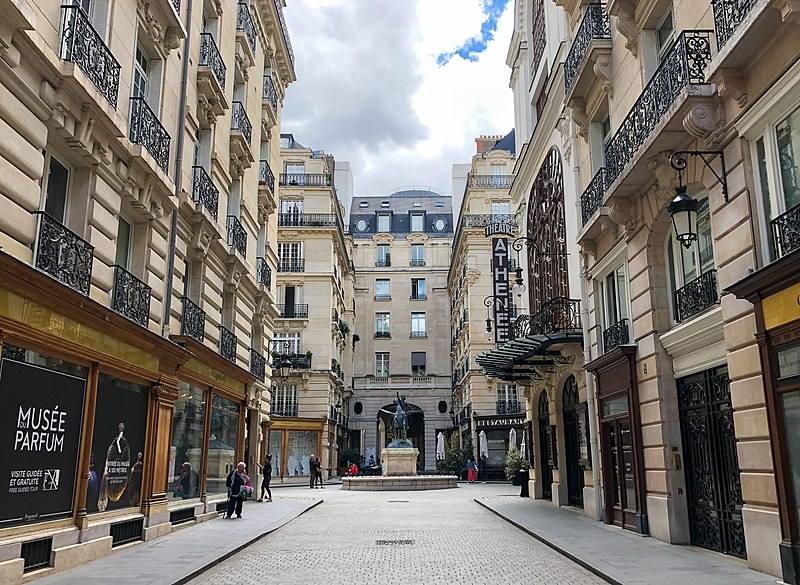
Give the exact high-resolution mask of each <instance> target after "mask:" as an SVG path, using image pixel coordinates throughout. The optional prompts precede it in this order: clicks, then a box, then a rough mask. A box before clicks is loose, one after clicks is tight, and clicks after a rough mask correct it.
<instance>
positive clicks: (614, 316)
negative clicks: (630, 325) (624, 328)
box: [598, 264, 629, 329]
mask: <svg viewBox="0 0 800 585" xmlns="http://www.w3.org/2000/svg"><path fill="white" fill-rule="evenodd" d="M598 296H599V300H600V305H601V307H602V313H601V317H602V319H603V321H602V325H603V329H608V328H609V327H611V326H612V325H614V324H615V323H617V322H619V321H621V320H622V319H627V318H628V316H629V314H628V313H629V312H628V283H627V278H626V276H625V265H624V264H620V265H619V266H617V267H616V268H614V269H613V270H612V271H611V272H609V273H608V274H606V275H605V276H604V277H603V278H601V279H600V280H599V281H598Z"/></svg>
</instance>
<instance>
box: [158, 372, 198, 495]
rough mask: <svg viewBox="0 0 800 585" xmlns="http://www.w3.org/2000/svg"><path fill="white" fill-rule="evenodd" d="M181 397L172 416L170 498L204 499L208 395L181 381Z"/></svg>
mask: <svg viewBox="0 0 800 585" xmlns="http://www.w3.org/2000/svg"><path fill="white" fill-rule="evenodd" d="M178 391H179V396H178V399H177V400H176V401H175V408H174V410H173V414H172V440H171V442H170V451H171V453H174V454H175V456H174V457H170V465H171V468H170V469H169V475H170V479H169V489H168V490H167V499H169V500H189V499H192V498H199V497H200V478H201V477H202V476H203V450H204V449H205V441H204V439H203V436H204V432H203V431H204V428H205V419H206V414H205V413H206V393H205V391H204V390H203V389H202V388H198V387H196V386H190V385H189V384H187V383H186V382H178Z"/></svg>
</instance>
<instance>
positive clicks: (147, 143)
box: [129, 97, 170, 173]
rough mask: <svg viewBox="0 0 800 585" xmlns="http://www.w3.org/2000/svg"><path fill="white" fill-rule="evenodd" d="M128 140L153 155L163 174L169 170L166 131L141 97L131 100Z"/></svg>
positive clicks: (168, 138)
mask: <svg viewBox="0 0 800 585" xmlns="http://www.w3.org/2000/svg"><path fill="white" fill-rule="evenodd" d="M129 138H130V140H131V142H133V143H134V144H141V145H142V146H144V147H145V149H147V152H149V153H150V154H152V155H153V158H154V159H155V160H156V164H158V166H159V167H161V170H162V171H164V172H165V173H166V172H167V169H168V168H169V143H170V137H169V134H167V129H166V128H164V126H162V125H161V122H160V121H159V119H158V116H156V114H155V112H153V110H151V109H150V106H149V105H148V104H147V102H146V101H145V100H144V98H141V97H132V98H131V127H130V132H129Z"/></svg>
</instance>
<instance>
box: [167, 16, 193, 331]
mask: <svg viewBox="0 0 800 585" xmlns="http://www.w3.org/2000/svg"><path fill="white" fill-rule="evenodd" d="M191 39H192V0H186V40H185V42H184V43H183V71H182V72H181V97H180V102H179V104H180V105H179V110H178V142H177V145H176V147H175V198H176V199H179V197H180V193H181V180H182V179H183V146H184V142H185V139H184V134H185V132H186V94H187V87H188V80H189V49H190V47H191ZM179 205H180V203H179ZM177 239H178V209H177V208H176V209H174V210H172V217H171V218H170V227H169V248H168V249H167V276H166V281H167V286H166V287H165V289H164V317H163V321H162V325H161V334H162V335H163V336H164V337H169V334H170V332H169V323H170V316H171V314H172V288H173V287H172V281H173V279H174V277H175V252H176V241H177Z"/></svg>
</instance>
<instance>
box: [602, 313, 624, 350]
mask: <svg viewBox="0 0 800 585" xmlns="http://www.w3.org/2000/svg"><path fill="white" fill-rule="evenodd" d="M626 343H630V334H629V332H628V320H627V319H622V320H620V321H617V322H616V323H614V324H613V325H611V326H610V327H608V328H607V329H605V330H604V331H603V352H604V353H605V352H609V351H611V350H612V349H614V348H616V347H619V346H620V345H625V344H626Z"/></svg>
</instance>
